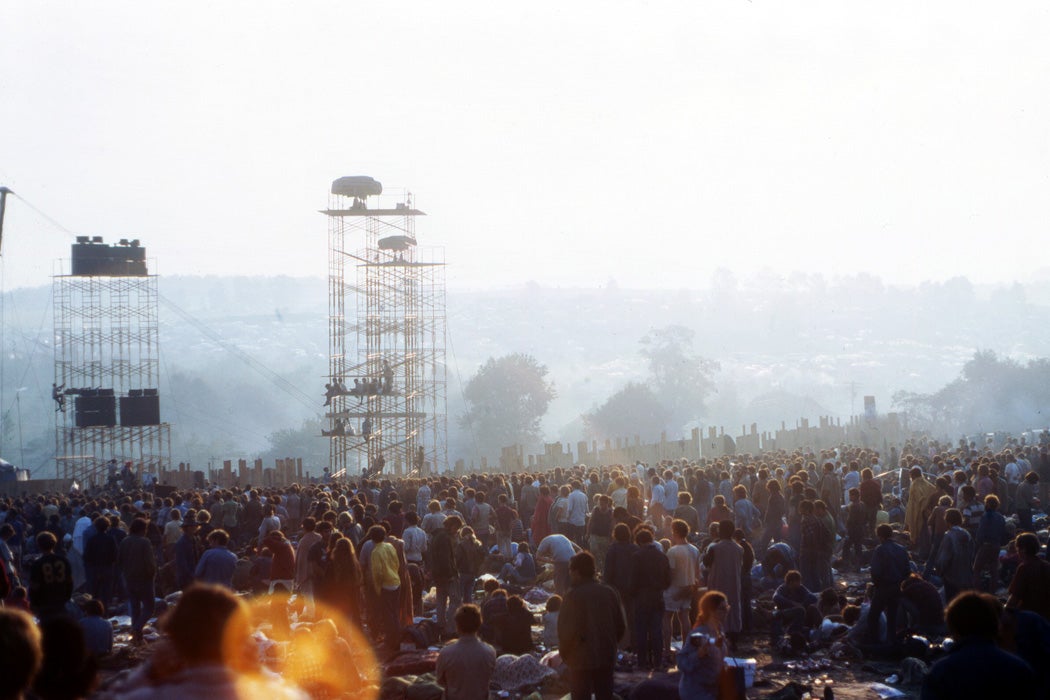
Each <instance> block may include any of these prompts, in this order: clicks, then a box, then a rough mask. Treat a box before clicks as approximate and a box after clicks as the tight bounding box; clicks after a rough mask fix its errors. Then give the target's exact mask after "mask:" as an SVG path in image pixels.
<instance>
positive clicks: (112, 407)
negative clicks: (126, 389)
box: [75, 396, 117, 428]
mask: <svg viewBox="0 0 1050 700" xmlns="http://www.w3.org/2000/svg"><path fill="white" fill-rule="evenodd" d="M75 411H76V424H77V427H78V428H90V427H94V426H106V427H110V428H111V427H113V426H115V425H116V424H117V397H115V396H78V397H77V399H76V406H75Z"/></svg>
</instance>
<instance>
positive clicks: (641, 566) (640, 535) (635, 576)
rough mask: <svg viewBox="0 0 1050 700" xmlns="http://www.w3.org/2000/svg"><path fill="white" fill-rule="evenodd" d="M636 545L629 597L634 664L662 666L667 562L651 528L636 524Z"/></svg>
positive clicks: (648, 666)
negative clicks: (635, 659)
mask: <svg viewBox="0 0 1050 700" xmlns="http://www.w3.org/2000/svg"><path fill="white" fill-rule="evenodd" d="M634 542H635V544H636V545H638V551H637V552H635V554H634V556H633V557H632V561H631V586H630V594H631V601H632V603H633V605H634V615H633V618H634V619H633V623H634V648H635V653H636V654H637V655H638V667H639V668H642V669H656V668H662V667H663V665H664V658H663V649H661V644H662V642H663V616H664V591H666V590H667V588H668V587H669V586H670V585H671V566H670V563H669V562H668V560H667V556H666V555H664V550H663V548H662V547H660V544H659V543H658V542H654V541H653V532H652V530H650V529H649V528H648V527H643V528H639V529H638V530H637V531H636V532H635V535H634Z"/></svg>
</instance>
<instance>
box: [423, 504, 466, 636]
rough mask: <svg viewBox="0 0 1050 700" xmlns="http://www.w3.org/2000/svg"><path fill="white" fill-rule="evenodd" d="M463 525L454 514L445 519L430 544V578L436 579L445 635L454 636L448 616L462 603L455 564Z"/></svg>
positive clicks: (439, 620) (439, 610)
mask: <svg viewBox="0 0 1050 700" xmlns="http://www.w3.org/2000/svg"><path fill="white" fill-rule="evenodd" d="M462 526H463V521H461V520H460V519H459V518H458V517H456V516H455V515H453V516H451V517H448V518H445V522H444V523H443V527H442V528H441V530H440V531H438V533H437V534H436V535H434V541H433V542H431V543H430V575H431V578H432V579H433V580H434V586H435V589H436V596H437V624H438V627H440V628H441V631H442V633H443V634H445V635H447V636H450V637H451V636H452V634H453V631H454V629H455V628H454V627H453V625H454V621H453V620H452V619H451V618H450V617H449V613H450V612H452V611H453V610H456V609H457V608H458V607H459V604H460V595H461V591H462V582H461V581H460V580H459V567H458V566H457V562H456V548H457V545H458V539H459V536H458V535H459V530H460V528H461V527H462Z"/></svg>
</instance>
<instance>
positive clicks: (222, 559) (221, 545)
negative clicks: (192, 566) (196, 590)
mask: <svg viewBox="0 0 1050 700" xmlns="http://www.w3.org/2000/svg"><path fill="white" fill-rule="evenodd" d="M229 543H230V536H229V535H228V534H226V531H225V530H213V531H212V533H211V534H210V535H208V545H209V547H208V549H207V550H206V551H205V552H204V554H202V555H201V558H200V561H198V562H197V570H196V571H194V572H193V577H194V578H195V579H196V580H197V581H200V582H202V583H215V584H218V585H220V586H226V587H227V588H233V572H234V569H236V568H237V555H236V554H234V553H233V552H231V551H230V548H229V546H228V545H229Z"/></svg>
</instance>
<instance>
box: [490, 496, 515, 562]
mask: <svg viewBox="0 0 1050 700" xmlns="http://www.w3.org/2000/svg"><path fill="white" fill-rule="evenodd" d="M496 503H497V505H496V513H495V520H496V545H497V547H498V548H499V555H500V556H501V557H503V558H504V559H510V557H511V554H512V552H511V546H510V544H511V528H512V527H513V525H514V521H515V520H517V519H518V511H516V510H514V509H513V508H511V507H510V500H509V499H508V498H507V494H505V493H501V494H500V495H499V496H497V497H496Z"/></svg>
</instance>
